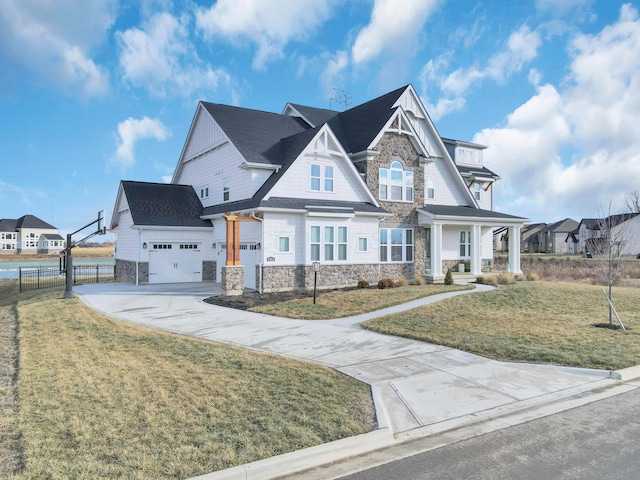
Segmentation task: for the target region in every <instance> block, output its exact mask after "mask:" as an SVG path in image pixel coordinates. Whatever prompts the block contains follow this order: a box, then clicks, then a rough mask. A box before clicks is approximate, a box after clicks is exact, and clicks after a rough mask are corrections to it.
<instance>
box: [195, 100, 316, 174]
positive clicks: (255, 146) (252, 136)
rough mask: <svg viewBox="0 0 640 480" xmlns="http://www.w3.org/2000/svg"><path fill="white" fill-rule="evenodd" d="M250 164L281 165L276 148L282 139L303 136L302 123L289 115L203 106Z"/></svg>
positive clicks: (217, 105)
mask: <svg viewBox="0 0 640 480" xmlns="http://www.w3.org/2000/svg"><path fill="white" fill-rule="evenodd" d="M202 105H203V106H204V108H206V109H207V111H208V112H209V113H210V114H211V116H212V117H213V118H215V120H216V122H217V123H218V125H219V126H220V128H221V129H222V130H223V131H224V133H225V134H226V135H227V136H228V137H229V140H231V143H233V145H234V146H235V147H236V148H237V149H238V150H239V151H240V153H241V154H242V156H243V157H244V159H245V160H246V161H247V162H252V163H264V164H272V165H281V164H282V162H283V159H282V158H280V157H279V156H278V154H277V150H274V146H275V145H276V144H277V143H278V142H279V141H280V140H282V139H283V138H287V137H291V136H292V135H295V134H298V133H301V132H304V131H305V130H307V129H308V128H309V127H308V126H307V125H306V124H305V123H304V121H303V120H301V119H299V118H296V117H291V116H289V115H280V114H277V113H270V112H263V111H260V110H251V109H248V108H240V107H231V106H229V105H220V104H216V103H208V102H202Z"/></svg>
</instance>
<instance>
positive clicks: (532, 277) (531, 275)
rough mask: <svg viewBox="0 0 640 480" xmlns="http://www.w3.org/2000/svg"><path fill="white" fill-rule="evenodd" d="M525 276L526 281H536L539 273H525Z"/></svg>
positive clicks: (538, 278)
mask: <svg viewBox="0 0 640 480" xmlns="http://www.w3.org/2000/svg"><path fill="white" fill-rule="evenodd" d="M526 278H527V281H528V282H537V281H539V280H540V275H538V274H537V273H527V275H526Z"/></svg>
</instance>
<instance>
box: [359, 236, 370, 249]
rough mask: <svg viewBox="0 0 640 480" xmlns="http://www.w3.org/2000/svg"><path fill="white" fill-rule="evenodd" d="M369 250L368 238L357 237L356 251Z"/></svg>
mask: <svg viewBox="0 0 640 480" xmlns="http://www.w3.org/2000/svg"><path fill="white" fill-rule="evenodd" d="M368 251H369V239H368V238H367V237H359V238H358V252H368Z"/></svg>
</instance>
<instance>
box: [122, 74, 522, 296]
mask: <svg viewBox="0 0 640 480" xmlns="http://www.w3.org/2000/svg"><path fill="white" fill-rule="evenodd" d="M485 148H486V147H484V146H482V145H478V144H473V143H469V142H458V141H455V140H449V139H446V140H443V139H442V138H440V136H439V135H438V132H437V131H436V129H435V127H434V125H433V123H432V122H431V119H430V118H429V115H428V114H427V112H426V110H425V108H424V106H423V105H422V103H421V101H420V99H419V97H418V95H417V94H416V92H415V90H414V89H413V87H412V86H411V85H409V86H406V87H403V88H400V89H398V90H395V91H393V92H390V93H388V94H386V95H383V96H381V97H378V98H376V99H374V100H371V101H369V102H367V103H364V104H362V105H359V106H356V107H353V108H351V109H349V110H346V111H344V112H335V111H332V110H326V109H319V108H313V107H307V106H303V105H298V104H292V103H289V104H287V105H286V106H285V108H284V111H283V113H282V114H275V113H269V112H263V111H257V110H251V109H246V108H239V107H232V106H226V105H219V104H213V103H208V102H199V104H198V107H197V109H196V113H195V115H194V118H193V121H192V123H191V128H190V130H189V133H188V135H187V138H186V141H185V145H184V148H183V150H182V153H181V155H180V158H179V160H178V164H177V166H176V169H175V172H174V175H173V179H172V182H171V184H153V183H143V182H125V181H123V182H121V185H120V188H119V191H118V195H117V199H116V203H115V207H114V212H113V215H112V223H111V227H112V228H117V229H118V236H117V248H116V266H117V272H118V275H119V277H120V278H121V279H123V280H128V281H135V282H137V283H147V282H149V283H160V282H174V281H201V280H216V281H222V283H223V289H225V290H226V291H227V293H231V292H233V293H238V291H240V292H241V291H242V287H246V288H251V289H257V290H259V291H277V290H290V289H295V288H309V287H313V278H314V274H313V268H314V264H315V265H319V268H320V270H319V273H318V276H317V277H318V282H319V285H320V286H322V287H328V286H341V285H342V286H344V285H355V284H356V283H357V282H358V280H361V279H363V280H367V281H369V282H370V283H371V282H377V281H378V280H379V279H381V278H383V277H390V278H393V279H398V278H400V277H405V278H407V279H409V280H412V279H413V278H415V277H416V276H418V275H421V276H424V277H426V278H427V279H428V280H432V281H437V280H441V279H443V278H444V274H445V273H446V270H447V268H449V267H453V266H454V265H456V264H457V263H459V262H460V261H468V262H469V264H470V266H471V273H473V274H480V273H481V272H482V268H483V266H488V265H489V264H490V263H491V262H492V259H493V247H492V243H493V235H492V232H493V230H494V229H495V228H496V227H500V226H504V227H508V229H509V231H510V232H512V236H513V237H514V238H517V239H518V241H516V242H513V243H514V244H515V245H513V247H514V248H512V249H511V250H510V251H509V262H510V265H511V266H512V270H513V271H515V272H519V271H520V245H519V243H520V242H519V239H520V228H521V227H522V226H523V225H524V222H525V221H526V219H524V218H521V217H517V216H513V215H507V214H503V213H498V212H494V211H493V210H492V186H493V183H494V182H495V180H497V179H498V178H499V177H498V176H497V175H496V174H494V173H493V172H491V171H490V170H488V169H486V168H485V167H484V166H483V162H482V153H483V150H484V149H485ZM190 255H191V256H190Z"/></svg>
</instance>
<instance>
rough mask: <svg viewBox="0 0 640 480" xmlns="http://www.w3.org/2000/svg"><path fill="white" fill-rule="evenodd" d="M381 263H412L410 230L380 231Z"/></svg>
mask: <svg viewBox="0 0 640 480" xmlns="http://www.w3.org/2000/svg"><path fill="white" fill-rule="evenodd" d="M380 261H381V262H403V263H411V262H413V230H412V229H410V228H382V229H380Z"/></svg>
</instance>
